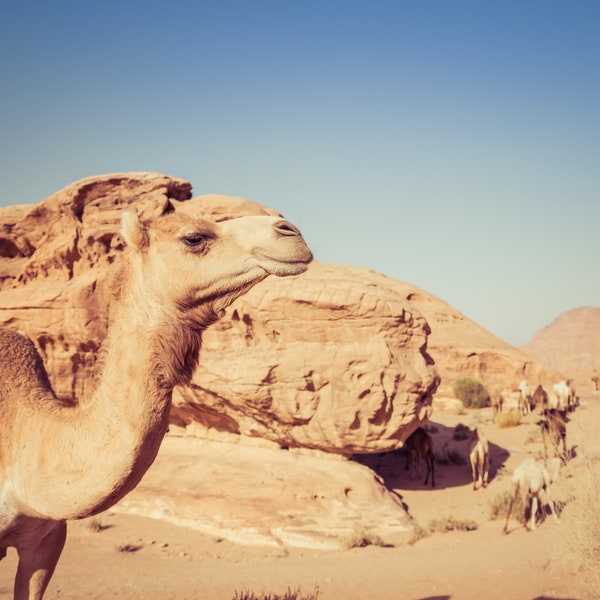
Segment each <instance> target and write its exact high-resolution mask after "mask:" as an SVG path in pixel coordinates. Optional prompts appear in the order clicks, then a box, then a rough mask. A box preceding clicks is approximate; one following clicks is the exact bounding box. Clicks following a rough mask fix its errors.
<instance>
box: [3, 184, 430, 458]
mask: <svg viewBox="0 0 600 600" xmlns="http://www.w3.org/2000/svg"><path fill="white" fill-rule="evenodd" d="M190 197H191V186H190V184H189V183H187V182H185V181H182V180H177V179H174V178H171V177H167V176H163V175H157V174H148V173H145V174H144V173H142V174H140V173H130V174H116V175H110V176H105V177H93V178H88V179H85V180H82V181H80V182H76V183H74V184H72V185H70V186H67V187H66V188H64V189H63V190H61V191H59V192H58V193H56V194H54V195H53V196H51V197H50V198H48V199H47V200H45V201H43V202H41V203H39V204H37V205H33V206H28V207H20V208H18V209H15V208H9V209H1V210H0V227H1V231H2V233H1V235H0V273H2V281H1V287H0V323H1V324H5V325H7V326H9V327H13V328H15V329H18V330H20V331H21V332H23V333H25V334H26V335H28V336H29V337H30V338H31V339H32V340H33V341H34V342H35V343H36V345H37V346H38V348H39V350H40V352H41V353H42V356H43V358H44V362H45V364H46V366H47V369H48V371H49V375H50V379H51V381H52V384H53V385H54V388H55V390H56V392H57V394H58V395H59V396H60V397H62V398H64V399H75V398H76V397H79V396H82V395H85V394H88V393H89V392H90V390H91V388H92V385H93V382H92V380H93V369H94V363H95V359H96V353H97V350H98V347H99V345H100V343H101V341H102V339H103V337H104V334H105V331H106V307H107V304H108V301H109V296H108V292H107V286H106V283H107V278H108V277H109V272H110V265H111V263H112V262H113V261H114V260H115V258H116V256H117V254H118V252H119V250H120V248H121V247H122V241H121V238H120V236H119V235H118V234H117V233H116V232H117V231H118V227H119V224H118V222H119V215H120V211H121V210H122V209H123V208H125V207H127V206H128V205H130V204H132V203H134V202H135V207H136V210H137V211H138V212H139V213H140V214H142V216H145V215H150V214H153V213H155V212H157V211H160V210H161V208H162V206H163V204H164V202H165V201H166V199H171V200H173V201H174V202H175V204H176V205H177V210H183V211H186V212H190V213H193V214H195V215H198V216H204V217H208V218H210V219H214V220H220V219H225V218H232V217H235V216H241V215H243V214H277V213H275V212H274V211H272V210H269V209H267V208H265V207H262V206H260V205H258V204H256V203H252V202H249V201H246V200H242V199H235V198H226V197H223V196H201V197H198V198H195V199H194V200H190ZM282 283H283V285H281V284H282ZM393 283H394V282H393V281H392V280H389V279H387V278H385V277H383V276H381V275H378V274H376V273H372V272H369V271H365V270H361V269H351V268H348V269H340V268H338V267H332V266H327V265H319V264H315V265H314V267H313V268H311V269H310V270H309V272H308V273H307V274H305V276H303V277H300V278H297V279H292V280H288V281H284V280H275V279H267V280H266V281H265V282H263V283H262V284H260V285H259V286H257V288H256V290H255V291H253V293H252V294H251V295H249V296H247V297H246V298H245V299H240V301H238V302H237V303H235V304H234V305H233V306H232V307H231V308H230V310H229V314H228V316H227V317H225V318H224V319H223V320H222V321H220V322H219V323H218V324H216V325H215V326H213V327H212V328H211V329H209V331H208V332H207V333H206V337H205V342H204V347H203V351H202V358H201V361H200V362H201V365H202V366H201V367H200V369H199V371H198V372H197V374H196V376H195V377H194V380H193V382H192V386H190V387H189V388H185V389H181V390H180V391H179V394H178V397H177V398H176V406H175V408H174V410H173V415H172V418H173V424H174V425H184V426H186V427H188V428H189V430H194V429H196V430H197V429H198V428H199V427H200V428H203V429H204V430H206V429H211V430H213V431H220V432H224V433H229V434H231V433H233V434H243V435H245V436H248V437H260V438H264V439H267V440H271V441H273V442H276V443H277V444H279V445H281V446H284V447H294V446H302V447H310V448H315V449H320V450H325V451H328V452H336V453H340V454H344V455H351V454H354V453H368V452H377V451H383V450H388V449H392V448H394V447H396V446H398V445H399V444H400V443H401V441H402V440H403V439H404V438H405V437H406V436H407V435H409V434H410V432H411V431H412V430H413V429H414V428H415V427H416V426H417V425H418V424H419V423H420V422H421V421H422V420H423V419H425V418H426V417H427V415H428V410H429V405H430V404H431V400H432V395H433V393H434V392H435V389H436V387H437V384H438V378H437V375H436V372H435V368H434V366H433V361H432V360H431V358H430V357H429V356H428V354H427V334H428V327H427V324H426V322H425V320H424V319H423V317H422V316H421V315H420V314H419V313H418V311H417V310H416V309H414V308H413V307H411V305H410V303H409V302H408V301H406V299H405V298H404V297H403V296H402V295H400V294H398V293H397V292H396V291H395V290H394V285H393ZM123 343H127V341H126V340H124V341H123Z"/></svg>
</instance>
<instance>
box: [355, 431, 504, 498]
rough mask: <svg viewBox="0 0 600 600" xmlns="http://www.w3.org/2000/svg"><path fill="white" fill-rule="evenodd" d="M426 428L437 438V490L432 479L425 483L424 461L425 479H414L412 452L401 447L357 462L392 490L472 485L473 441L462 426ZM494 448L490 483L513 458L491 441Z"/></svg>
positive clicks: (359, 456)
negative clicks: (409, 462) (410, 468)
mask: <svg viewBox="0 0 600 600" xmlns="http://www.w3.org/2000/svg"><path fill="white" fill-rule="evenodd" d="M463 427H464V426H463ZM425 429H426V430H427V432H428V433H429V435H431V437H432V439H433V447H434V451H435V465H434V467H435V487H432V486H431V477H430V478H429V482H428V484H427V486H426V485H425V484H424V480H425V476H426V475H427V468H426V466H425V463H424V461H421V477H419V475H418V472H417V475H416V477H415V478H414V479H412V478H411V471H410V470H407V468H406V466H407V464H408V452H407V450H406V448H404V447H403V448H399V449H398V450H393V451H391V452H385V453H380V454H361V455H356V456H354V458H353V460H355V461H356V462H358V463H360V464H362V465H365V466H367V467H369V468H370V469H371V470H373V471H374V472H375V473H377V475H379V476H380V477H381V479H382V480H383V482H384V484H385V486H386V487H387V488H388V489H389V490H425V489H430V490H436V489H446V488H452V487H460V486H464V485H472V484H473V479H472V475H471V464H470V462H469V438H468V436H466V431H465V430H464V429H462V428H461V427H460V426H457V427H448V426H446V425H442V424H440V423H436V422H433V421H430V422H429V423H427V425H426V426H425ZM488 443H489V447H490V470H489V482H490V483H491V482H492V481H493V479H494V478H495V477H496V476H497V474H498V472H499V471H501V470H502V469H503V467H504V465H505V463H506V460H507V459H508V457H509V456H510V452H509V451H508V450H507V449H506V448H502V447H501V446H499V445H498V444H495V443H493V442H491V441H489V440H488Z"/></svg>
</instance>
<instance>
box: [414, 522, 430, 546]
mask: <svg viewBox="0 0 600 600" xmlns="http://www.w3.org/2000/svg"><path fill="white" fill-rule="evenodd" d="M428 535H431V532H430V531H427V529H425V528H424V527H421V526H420V525H415V526H414V527H413V531H412V535H411V536H410V539H409V540H408V545H409V546H414V545H415V544H416V543H417V542H418V541H419V540H422V539H423V538H426V537H427V536H428Z"/></svg>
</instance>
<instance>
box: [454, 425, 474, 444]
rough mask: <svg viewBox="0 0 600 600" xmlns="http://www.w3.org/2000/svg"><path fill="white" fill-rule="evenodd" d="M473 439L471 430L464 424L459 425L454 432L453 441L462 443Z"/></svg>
mask: <svg viewBox="0 0 600 600" xmlns="http://www.w3.org/2000/svg"><path fill="white" fill-rule="evenodd" d="M470 437H471V429H470V428H469V427H468V426H467V425H465V424H464V423H458V425H456V427H455V428H454V431H453V432H452V439H453V440H455V441H457V442H461V441H463V440H468V439H469V438H470Z"/></svg>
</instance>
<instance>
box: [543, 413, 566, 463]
mask: <svg viewBox="0 0 600 600" xmlns="http://www.w3.org/2000/svg"><path fill="white" fill-rule="evenodd" d="M542 415H543V417H544V418H543V419H540V420H539V421H538V425H539V426H540V429H541V432H542V441H543V442H544V458H545V459H546V460H548V459H550V458H552V457H553V456H558V457H559V458H560V459H561V461H562V462H563V463H565V464H566V462H567V460H568V458H569V451H568V450H567V423H568V421H569V419H568V418H567V411H566V410H559V409H558V408H547V409H545V410H544V412H543V413H542ZM561 446H562V449H561Z"/></svg>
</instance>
